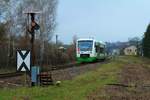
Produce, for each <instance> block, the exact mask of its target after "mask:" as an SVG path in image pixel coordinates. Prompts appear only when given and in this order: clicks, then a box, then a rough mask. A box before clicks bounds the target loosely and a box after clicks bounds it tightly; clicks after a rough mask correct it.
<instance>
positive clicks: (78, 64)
mask: <svg viewBox="0 0 150 100" xmlns="http://www.w3.org/2000/svg"><path fill="white" fill-rule="evenodd" d="M109 61H110V59H107V60H105V61H97V62H91V63H81V64H80V63H77V62H75V63H70V64H65V65H57V66H52V67H50V68H51V70H61V69H66V68H71V67H74V66H76V67H79V66H84V65H88V64H96V63H102V64H103V63H108V62H109Z"/></svg>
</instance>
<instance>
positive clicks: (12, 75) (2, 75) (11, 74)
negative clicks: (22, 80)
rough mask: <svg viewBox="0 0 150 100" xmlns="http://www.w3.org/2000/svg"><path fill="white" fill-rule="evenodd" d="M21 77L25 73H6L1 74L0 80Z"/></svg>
mask: <svg viewBox="0 0 150 100" xmlns="http://www.w3.org/2000/svg"><path fill="white" fill-rule="evenodd" d="M21 75H23V73H20V72H13V73H4V74H0V79H2V78H10V77H17V76H21Z"/></svg>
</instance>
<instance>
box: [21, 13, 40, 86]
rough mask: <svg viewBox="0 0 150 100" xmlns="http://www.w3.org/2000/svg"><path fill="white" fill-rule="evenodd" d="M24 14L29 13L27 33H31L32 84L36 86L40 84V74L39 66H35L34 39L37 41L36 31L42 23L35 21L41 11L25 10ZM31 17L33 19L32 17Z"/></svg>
mask: <svg viewBox="0 0 150 100" xmlns="http://www.w3.org/2000/svg"><path fill="white" fill-rule="evenodd" d="M24 14H27V19H28V20H27V29H26V30H27V31H26V32H27V34H28V33H29V34H30V35H31V40H30V43H31V71H30V75H31V85H32V86H34V85H35V84H38V80H37V75H38V74H39V67H36V66H35V48H34V41H35V32H36V30H39V29H40V25H38V24H37V22H36V21H35V15H36V14H40V12H39V11H27V12H24ZM30 18H31V19H30Z"/></svg>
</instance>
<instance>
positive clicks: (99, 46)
mask: <svg viewBox="0 0 150 100" xmlns="http://www.w3.org/2000/svg"><path fill="white" fill-rule="evenodd" d="M105 47H106V46H105V43H102V42H98V41H96V40H94V39H78V40H77V42H76V58H77V61H78V62H79V63H82V62H94V61H97V60H105V58H106V48H105Z"/></svg>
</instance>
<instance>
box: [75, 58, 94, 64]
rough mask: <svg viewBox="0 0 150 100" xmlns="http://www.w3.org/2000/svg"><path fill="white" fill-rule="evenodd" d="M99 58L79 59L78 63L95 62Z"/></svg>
mask: <svg viewBox="0 0 150 100" xmlns="http://www.w3.org/2000/svg"><path fill="white" fill-rule="evenodd" d="M96 60H97V58H96V57H86V58H80V57H77V61H78V62H79V63H80V62H93V61H96Z"/></svg>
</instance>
